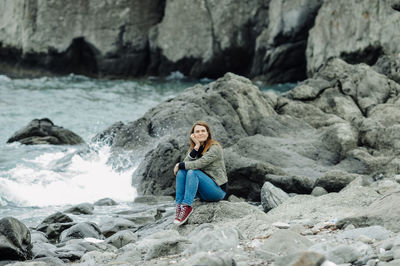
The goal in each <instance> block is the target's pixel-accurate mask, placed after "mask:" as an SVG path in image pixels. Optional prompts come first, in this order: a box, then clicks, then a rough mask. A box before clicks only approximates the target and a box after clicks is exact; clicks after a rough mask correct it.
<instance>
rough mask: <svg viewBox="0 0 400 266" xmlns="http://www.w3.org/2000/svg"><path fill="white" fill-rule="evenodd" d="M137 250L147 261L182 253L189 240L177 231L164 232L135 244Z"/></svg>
mask: <svg viewBox="0 0 400 266" xmlns="http://www.w3.org/2000/svg"><path fill="white" fill-rule="evenodd" d="M135 244H136V249H137V250H138V251H139V252H140V253H141V254H144V259H145V260H150V259H153V258H158V257H161V256H166V255H172V254H178V253H181V252H182V251H183V250H184V246H185V245H187V240H186V239H185V238H183V237H181V236H180V235H179V233H178V232H177V231H172V230H168V231H162V232H158V233H156V234H153V235H150V236H148V237H147V238H145V239H143V240H140V241H138V242H136V243H135Z"/></svg>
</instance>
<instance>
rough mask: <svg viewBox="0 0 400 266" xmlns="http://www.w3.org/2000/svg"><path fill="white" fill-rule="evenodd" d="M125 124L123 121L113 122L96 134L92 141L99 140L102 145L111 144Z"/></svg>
mask: <svg viewBox="0 0 400 266" xmlns="http://www.w3.org/2000/svg"><path fill="white" fill-rule="evenodd" d="M123 126H124V123H122V122H121V121H119V122H116V123H114V124H112V125H111V126H109V127H108V128H106V129H104V130H103V131H102V132H100V133H98V134H96V136H94V137H93V138H92V142H97V143H100V144H101V145H109V146H111V145H112V144H113V142H114V138H115V135H116V134H117V133H118V131H120V130H121V128H122V127H123Z"/></svg>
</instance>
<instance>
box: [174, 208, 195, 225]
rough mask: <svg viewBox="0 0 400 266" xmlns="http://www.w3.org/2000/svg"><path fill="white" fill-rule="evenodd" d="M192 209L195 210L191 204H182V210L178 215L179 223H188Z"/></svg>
mask: <svg viewBox="0 0 400 266" xmlns="http://www.w3.org/2000/svg"><path fill="white" fill-rule="evenodd" d="M192 211H193V208H192V207H191V206H187V205H182V206H181V212H180V214H179V217H178V220H179V223H177V224H178V225H182V224H184V223H186V221H187V219H188V218H189V215H190V214H191V213H192Z"/></svg>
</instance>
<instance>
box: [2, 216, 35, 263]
mask: <svg viewBox="0 0 400 266" xmlns="http://www.w3.org/2000/svg"><path fill="white" fill-rule="evenodd" d="M31 258H32V244H31V233H30V232H29V229H28V228H27V227H26V226H25V225H24V224H23V223H21V222H20V221H18V220H17V219H15V218H13V217H5V218H3V219H1V220H0V261H1V260H28V259H31Z"/></svg>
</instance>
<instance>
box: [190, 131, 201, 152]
mask: <svg viewBox="0 0 400 266" xmlns="http://www.w3.org/2000/svg"><path fill="white" fill-rule="evenodd" d="M190 139H191V140H193V142H194V146H195V149H196V150H198V149H199V148H200V141H198V139H196V137H195V136H194V134H191V135H190Z"/></svg>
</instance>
